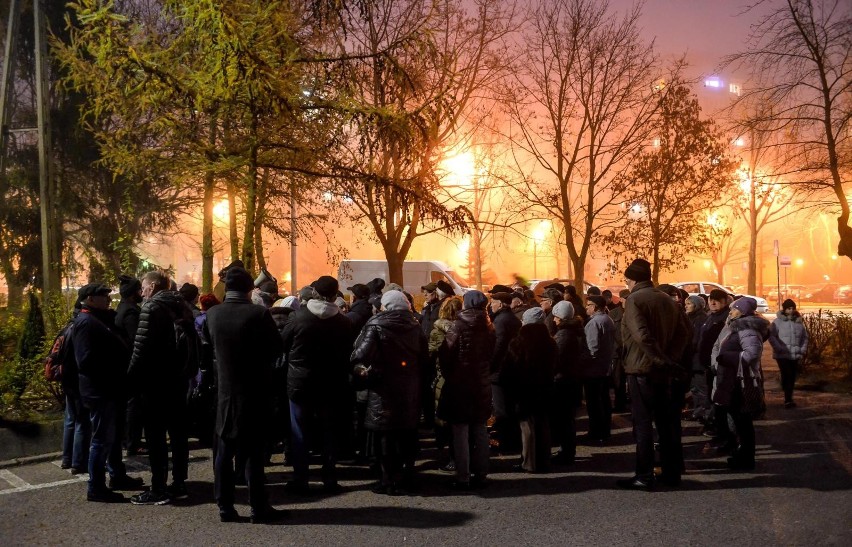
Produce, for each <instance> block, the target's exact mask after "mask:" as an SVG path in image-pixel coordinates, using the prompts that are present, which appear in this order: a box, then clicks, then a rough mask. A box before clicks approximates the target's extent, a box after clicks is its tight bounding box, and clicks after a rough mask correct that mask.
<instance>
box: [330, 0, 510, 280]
mask: <svg viewBox="0 0 852 547" xmlns="http://www.w3.org/2000/svg"><path fill="white" fill-rule="evenodd" d="M502 4H505V3H504V2H499V1H495V0H477V1H476V2H475V14H473V15H472V14H469V13H467V12H466V11H465V10H464V9H463V8H462V7H459V6H458V4H457V3H456V2H453V1H450V0H368V1H364V2H361V3H359V6H358V9H357V10H351V11H349V12H347V17H346V18H345V20H344V23H343V25H342V26H341V29H343V30H345V32H342V33H341V36H340V38H339V41H340V46H341V50H342V51H343V52H344V53H343V54H345V55H346V56H348V57H350V58H353V59H354V60H353V62H350V63H347V65H346V67H345V68H344V71H343V72H342V79H341V82H340V86H341V88H342V90H343V92H344V93H346V94H349V95H350V96H351V97H352V100H353V103H355V106H354V108H352V109H351V110H350V111H349V112H348V113H347V114H348V115H349V121H348V123H347V124H345V126H344V127H345V128H344V133H345V134H346V136H347V139H346V140H345V141H344V142H343V143H342V145H341V146H340V148H339V150H338V154H337V157H336V158H332V159H331V161H332V164H333V166H334V167H333V169H332V170H333V172H334V173H335V175H336V177H335V178H334V179H333V180H332V184H333V188H331V191H333V192H334V193H335V194H340V195H342V197H343V198H344V199H346V200H348V201H349V202H350V203H351V204H352V208H353V209H354V211H356V214H357V215H359V216H360V217H361V218H363V219H366V221H367V222H369V223H370V226H371V228H372V233H373V234H374V236H375V239H376V240H377V241H378V242H379V243H380V244H381V246H382V249H383V250H384V253H385V257H386V259H387V261H388V273H389V278H390V280H391V281H393V282H397V283H402V280H403V279H402V267H403V262H404V261H405V258H406V256H407V254H408V251H409V249H410V248H411V245H412V243H413V241H414V240H415V239H416V238H417V237H420V236H423V235H425V234H428V233H434V232H439V231H446V230H456V231H464V230H465V229H466V220H467V211H466V209H465V208H464V207H462V206H458V207H455V208H449V207H447V204H446V202H445V201H444V200H443V199H442V194H443V192H442V191H441V189H440V180H439V176H438V174H437V169H436V166H437V164H438V162H439V161H440V159H441V156H442V154H444V153H446V152H448V151H449V149H452V148H453V147H454V145H456V143H458V142H459V141H463V140H464V136H463V135H464V131H470V130H472V128H470V127H466V125H467V123H468V122H470V114H471V112H472V111H473V110H474V109H475V108H476V107H477V106H478V105H479V104H481V103H482V101H483V100H484V93H485V91H486V90H487V89H488V88H489V86H490V85H491V84H492V83H493V81H494V80H496V74H497V73H498V70H499V68H500V66H501V62H502V61H501V56H500V55H499V53H498V52H497V51H495V47H496V46H497V45H498V44H499V41H500V39H501V38H502V37H503V36H504V35H505V34H506V33H507V31H508V21H509V20H510V19H511V11H508V12H507V11H505V10H504V7H503V6H502ZM359 57H360V61H359V60H358V58H359Z"/></svg>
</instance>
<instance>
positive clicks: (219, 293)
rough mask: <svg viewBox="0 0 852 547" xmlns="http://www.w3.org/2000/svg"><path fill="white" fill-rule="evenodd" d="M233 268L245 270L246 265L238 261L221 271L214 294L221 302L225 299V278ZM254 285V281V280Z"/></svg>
mask: <svg viewBox="0 0 852 547" xmlns="http://www.w3.org/2000/svg"><path fill="white" fill-rule="evenodd" d="M231 268H243V269H245V264H243V261H242V260H239V259H237V260H234V261H233V262H231V263H230V264H228V265H227V266H225V267H224V268H222V269H221V270H219V281H217V282H216V285H215V286H214V287H213V294H214V295H216V298H217V299H218V300H219V302H221V301H223V300H224V299H225V291H226V289H225V277H226V276H227V275H228V270H230V269H231ZM252 284H254V280H252Z"/></svg>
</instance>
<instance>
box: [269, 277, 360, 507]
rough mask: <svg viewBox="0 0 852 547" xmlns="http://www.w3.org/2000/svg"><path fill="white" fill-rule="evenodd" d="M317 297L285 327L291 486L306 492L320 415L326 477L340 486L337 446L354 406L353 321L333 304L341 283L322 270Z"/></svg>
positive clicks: (330, 488)
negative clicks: (312, 442)
mask: <svg viewBox="0 0 852 547" xmlns="http://www.w3.org/2000/svg"><path fill="white" fill-rule="evenodd" d="M312 286H313V288H314V291H315V292H316V296H315V297H314V298H311V299H310V300H308V301H307V302H306V303H304V304H303V306H302V307H301V308H300V309H299V310H298V311H297V312H295V313H294V314H293V319H292V320H291V321H290V322H289V323H287V326H286V328H285V329H284V353H285V354H286V356H287V363H288V369H287V395H288V397H289V398H290V427H291V429H292V445H293V446H292V456H293V480H292V481H291V482H290V483H288V489H289V490H291V491H293V492H296V493H307V491H308V447H309V444H308V443H309V439H308V438H309V437H310V435H311V434H312V433H313V431H312V430H311V425H312V421H313V419H314V416H315V415H316V417H317V418H318V419H317V423H318V427H319V428H321V430H322V436H323V466H322V481H323V485H324V487H325V489H326V490H327V491H336V490H338V489H339V488H340V487H339V486H338V484H337V477H336V470H335V466H336V460H337V445H338V440H339V438H340V437H341V436H343V435H345V434H346V432H345V431H344V430H343V428H344V427H345V426H346V424H347V421H348V420H349V416H348V415H346V410H347V409H348V408H350V405H349V401H350V399H351V397H350V393H349V391H350V387H349V372H350V370H351V369H350V367H349V355H350V353H351V351H352V342H353V340H354V336H353V332H352V322H351V321H350V320H349V319H347V318H346V316H345V315H343V314H342V313H340V308H338V307H337V305H336V304H335V303H334V300H335V299H336V298H337V290H338V283H337V280H336V279H335V278H333V277H330V276H327V275H324V276H322V277H320V278H319V279H317V280H316V281H314V282H313V283H312Z"/></svg>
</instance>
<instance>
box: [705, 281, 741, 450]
mask: <svg viewBox="0 0 852 547" xmlns="http://www.w3.org/2000/svg"><path fill="white" fill-rule="evenodd" d="M729 304H730V299H729V297H728V294H727V293H726V292H725V291H722V290H719V289H713V290H712V291H710V295H709V296H708V298H707V307H708V309H709V310H710V313H708V314H707V318H706V319H705V320H704V323H703V324H702V325H701V328H700V329H699V333H698V344H697V349H696V353H697V355H698V363H699V364H700V365H701V366H702V367H703V368H704V371H705V374H706V376H707V385H708V386H709V387H710V388H712V386H713V379H714V377H715V376H716V374H715V373H714V372H713V368H712V367H711V366H710V365H711V363H710V357H711V354H712V353H713V344H715V343H716V339H717V338H719V333H721V332H722V328H723V327H724V326H725V321H726V320H727V319H728V314H729V313H730V307H729ZM708 433H713V434H714V438H713V440H712V441H711V445H712V446H714V447H715V448H718V449H720V452H723V453H726V452H729V451H730V449H731V448H732V447H735V446H736V437H735V436H734V434H733V433H732V432H731V429H730V428H729V427H728V412H727V410H726V409H725V407H722V406H719V405H714V406H713V415H712V419H711V420H710V424H709V427H708Z"/></svg>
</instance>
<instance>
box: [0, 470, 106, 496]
mask: <svg viewBox="0 0 852 547" xmlns="http://www.w3.org/2000/svg"><path fill="white" fill-rule="evenodd" d="M0 473H2V471H0ZM3 478H5V477H3ZM19 480H20V479H19ZM87 480H89V476H88V475H77V476H76V477H74V478H73V479H64V480H61V481H53V482H46V483H43V484H30V483H28V482H25V481H21V482H23V483H24V484H26V486H19V487H17V488H10V489H9V490H0V496H2V495H4V494H17V493H18V492H28V491H30V490H41V489H42V488H53V487H54V486H62V485H63V484H73V483H75V482H83V481H87Z"/></svg>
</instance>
